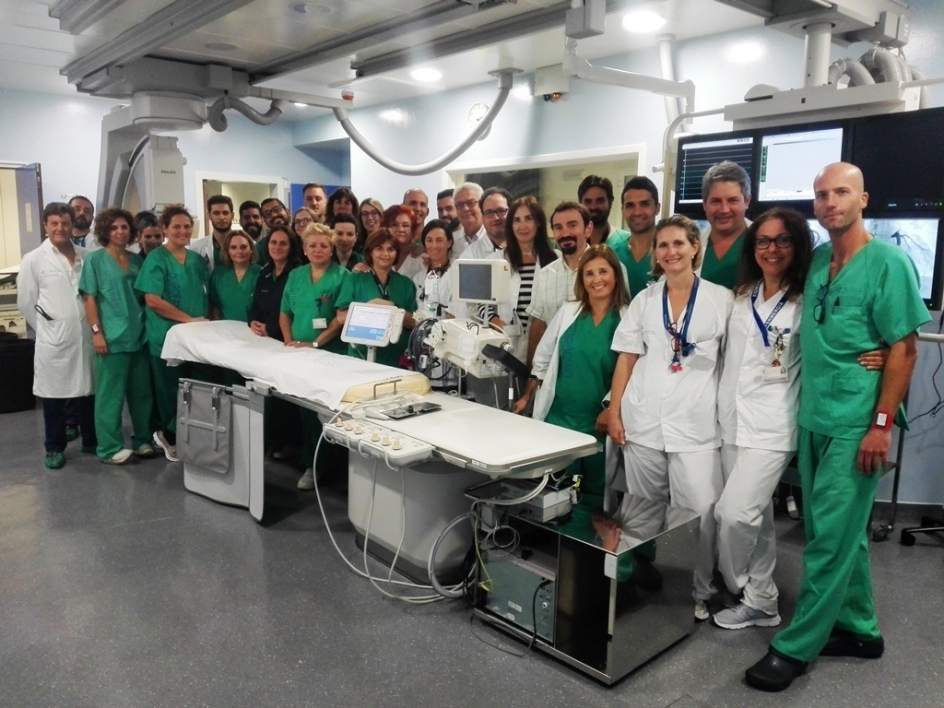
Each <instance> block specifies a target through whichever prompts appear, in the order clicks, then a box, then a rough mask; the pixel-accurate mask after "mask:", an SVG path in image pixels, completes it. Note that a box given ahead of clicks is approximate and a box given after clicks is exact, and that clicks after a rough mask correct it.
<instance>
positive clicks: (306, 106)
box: [292, 101, 308, 108]
mask: <svg viewBox="0 0 944 708" xmlns="http://www.w3.org/2000/svg"><path fill="white" fill-rule="evenodd" d="M292 105H293V106H295V107H296V108H308V104H307V103H302V102H301V101H292Z"/></svg>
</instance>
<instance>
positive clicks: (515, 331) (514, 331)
mask: <svg viewBox="0 0 944 708" xmlns="http://www.w3.org/2000/svg"><path fill="white" fill-rule="evenodd" d="M502 331H503V332H504V333H505V334H506V335H508V336H509V337H517V336H519V335H520V334H521V323H519V322H509V323H508V324H506V325H505V326H504V327H503V328H502Z"/></svg>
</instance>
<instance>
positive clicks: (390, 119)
mask: <svg viewBox="0 0 944 708" xmlns="http://www.w3.org/2000/svg"><path fill="white" fill-rule="evenodd" d="M378 115H379V116H380V120H383V121H386V122H387V123H393V124H394V125H403V124H404V123H406V113H404V112H403V111H402V110H400V109H399V108H387V109H385V110H383V111H380V113H379V114H378Z"/></svg>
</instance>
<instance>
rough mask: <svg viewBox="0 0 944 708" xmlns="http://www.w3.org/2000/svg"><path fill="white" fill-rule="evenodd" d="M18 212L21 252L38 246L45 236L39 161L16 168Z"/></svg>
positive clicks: (41, 174) (23, 253)
mask: <svg viewBox="0 0 944 708" xmlns="http://www.w3.org/2000/svg"><path fill="white" fill-rule="evenodd" d="M14 171H15V172H16V197H17V214H18V216H19V218H20V254H21V255H25V254H26V253H28V252H29V251H32V250H33V249H34V248H36V247H37V246H38V245H39V243H40V241H41V240H42V237H43V224H42V221H43V173H42V169H41V168H40V166H39V163H38V162H34V163H33V164H32V165H24V166H23V167H16V168H14Z"/></svg>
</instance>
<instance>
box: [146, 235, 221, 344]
mask: <svg viewBox="0 0 944 708" xmlns="http://www.w3.org/2000/svg"><path fill="white" fill-rule="evenodd" d="M186 256H187V257H186V259H185V260H184V262H183V264H181V263H180V262H179V261H178V260H177V259H176V258H174V256H173V254H171V252H170V251H168V250H167V248H166V247H164V246H159V247H158V248H155V249H154V250H153V251H151V252H150V253H149V254H148V257H147V260H146V261H144V265H143V266H142V267H141V272H140V273H138V279H137V280H135V282H134V287H135V289H136V290H138V291H139V292H141V293H144V294H145V295H147V294H151V295H157V296H158V297H160V298H161V299H162V300H166V301H167V302H169V303H170V304H171V305H173V306H174V307H176V308H177V309H178V310H182V311H183V312H185V313H187V314H188V315H190V316H191V317H206V316H207V281H208V280H209V269H208V268H207V264H206V261H204V260H203V258H201V257H200V256H199V255H197V254H196V253H194V252H193V251H191V250H189V249H188V250H187V251H186ZM145 324H146V326H147V342H148V349H149V351H150V353H151V354H152V355H153V356H160V355H161V349H162V348H163V346H164V338H165V337H166V336H167V332H168V330H169V329H170V328H171V327H173V326H174V325H175V324H177V323H176V322H173V321H171V320H168V319H165V318H163V317H161V316H160V315H159V314H157V313H156V312H154V310H152V309H151V308H150V307H147V308H145Z"/></svg>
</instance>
